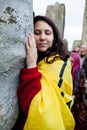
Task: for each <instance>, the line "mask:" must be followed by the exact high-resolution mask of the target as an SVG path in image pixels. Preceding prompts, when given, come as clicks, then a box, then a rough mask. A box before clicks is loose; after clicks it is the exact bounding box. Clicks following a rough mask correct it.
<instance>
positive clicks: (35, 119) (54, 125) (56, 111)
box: [24, 59, 75, 130]
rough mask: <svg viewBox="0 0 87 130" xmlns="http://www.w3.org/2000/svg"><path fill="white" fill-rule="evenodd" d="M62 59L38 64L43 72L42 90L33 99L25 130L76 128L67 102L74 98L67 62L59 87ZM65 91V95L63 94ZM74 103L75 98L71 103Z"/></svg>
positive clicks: (65, 129) (64, 129) (67, 129)
mask: <svg viewBox="0 0 87 130" xmlns="http://www.w3.org/2000/svg"><path fill="white" fill-rule="evenodd" d="M63 63H64V62H63V61H62V60H61V59H59V60H57V61H55V62H54V63H52V64H47V63H45V62H44V60H42V61H41V62H40V63H39V64H38V69H39V72H41V73H42V79H41V86H42V87H41V90H40V91H39V92H38V93H37V94H36V95H35V97H34V98H33V100H32V101H31V104H30V108H29V112H28V116H27V120H26V123H25V126H24V130H74V125H75V122H74V119H73V116H72V114H71V111H70V109H69V108H68V106H67V105H66V103H68V102H70V101H71V100H72V77H71V66H70V63H69V62H68V63H67V66H66V68H65V71H64V74H63V83H62V86H61V88H59V87H58V81H59V73H60V70H61V67H62V65H63ZM61 92H63V93H64V97H62V96H61ZM72 104H73V100H72V102H71V105H72Z"/></svg>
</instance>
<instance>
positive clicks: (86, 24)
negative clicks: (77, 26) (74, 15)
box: [82, 0, 87, 45]
mask: <svg viewBox="0 0 87 130" xmlns="http://www.w3.org/2000/svg"><path fill="white" fill-rule="evenodd" d="M82 44H86V45H87V0H85V8H84V15H83V32H82Z"/></svg>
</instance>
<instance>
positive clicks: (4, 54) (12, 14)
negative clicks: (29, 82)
mask: <svg viewBox="0 0 87 130" xmlns="http://www.w3.org/2000/svg"><path fill="white" fill-rule="evenodd" d="M32 7H33V2H32V0H0V130H11V128H12V126H13V125H14V124H15V121H16V119H17V116H18V103H17V95H16V90H17V86H18V84H19V71H20V68H21V67H23V66H24V61H25V47H24V43H25V41H26V39H27V36H28V34H29V33H30V32H33V15H32V14H33V9H32Z"/></svg>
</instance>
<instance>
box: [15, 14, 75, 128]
mask: <svg viewBox="0 0 87 130" xmlns="http://www.w3.org/2000/svg"><path fill="white" fill-rule="evenodd" d="M25 49H26V67H25V68H22V69H21V71H20V84H19V86H18V89H17V96H18V101H19V108H20V114H19V118H18V120H17V122H16V124H15V126H14V128H13V130H74V126H75V122H74V118H73V115H72V113H71V107H72V105H73V98H72V91H73V87H72V86H73V85H72V75H71V65H70V61H69V59H68V57H69V56H68V54H69V53H68V50H67V51H65V50H64V42H63V39H62V38H61V37H60V33H59V30H58V29H57V27H56V25H55V23H54V22H53V21H52V20H51V19H50V18H48V17H46V16H36V17H34V34H29V36H28V40H27V41H26V44H25ZM64 67H65V68H64ZM61 70H62V71H61ZM63 71H64V73H62V72H63ZM62 74H63V78H62V76H61V75H62ZM59 81H60V82H59Z"/></svg>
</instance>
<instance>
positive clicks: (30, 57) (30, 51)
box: [25, 34, 37, 68]
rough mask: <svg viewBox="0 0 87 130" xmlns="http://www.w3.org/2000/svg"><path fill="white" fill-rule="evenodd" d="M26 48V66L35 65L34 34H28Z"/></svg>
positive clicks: (31, 66)
mask: <svg viewBox="0 0 87 130" xmlns="http://www.w3.org/2000/svg"><path fill="white" fill-rule="evenodd" d="M25 48H26V66H27V68H34V67H36V66H37V65H36V64H37V48H36V41H35V38H34V34H29V36H28V41H27V42H26V44H25Z"/></svg>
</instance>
